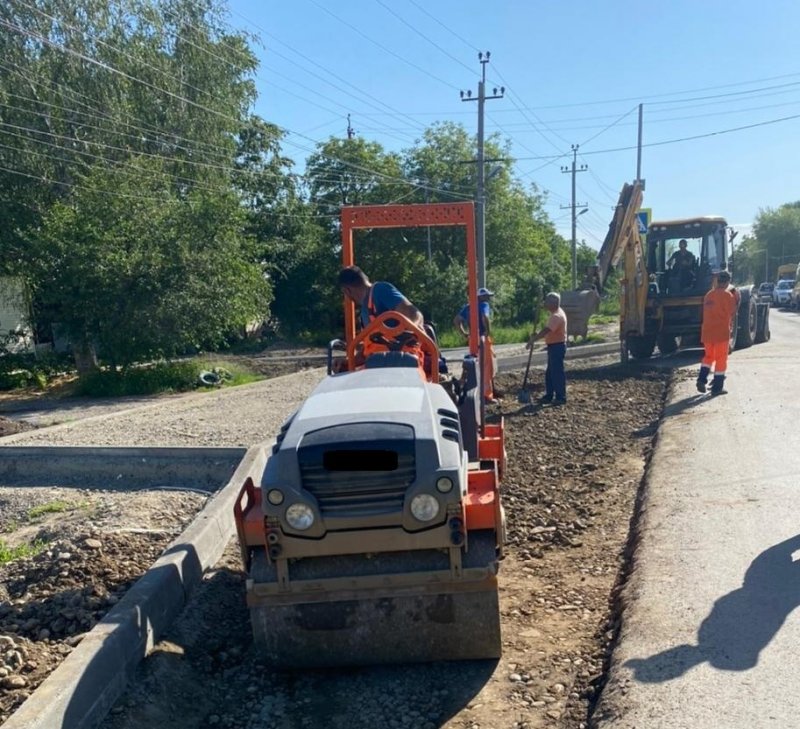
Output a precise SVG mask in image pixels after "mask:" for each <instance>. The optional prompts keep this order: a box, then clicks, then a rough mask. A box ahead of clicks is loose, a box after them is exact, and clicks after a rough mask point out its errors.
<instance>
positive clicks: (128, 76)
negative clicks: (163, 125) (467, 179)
mask: <svg viewBox="0 0 800 729" xmlns="http://www.w3.org/2000/svg"><path fill="white" fill-rule="evenodd" d="M311 1H312V2H313V1H314V0H311ZM0 25H2V26H5V27H7V28H8V29H9V30H13V31H15V32H18V33H21V34H23V35H26V36H28V37H29V38H32V39H34V40H37V41H39V42H40V43H44V44H45V45H47V46H50V47H52V48H54V49H55V50H59V51H61V52H63V53H66V54H68V55H72V56H75V57H77V58H80V59H81V60H84V61H86V62H87V63H91V64H94V65H97V66H99V67H100V68H103V69H105V70H108V71H110V72H112V73H116V74H118V75H120V76H122V77H123V78H126V79H128V80H130V81H135V82H137V83H141V84H142V85H144V86H146V87H148V88H150V89H152V90H154V91H160V92H161V93H163V94H165V95H167V96H169V97H171V98H174V99H176V100H178V101H181V102H183V103H185V104H189V105H190V106H193V107H196V108H198V109H201V110H203V111H206V112H209V113H211V114H214V115H216V116H220V117H222V118H224V119H229V120H234V121H235V122H236V123H237V124H239V123H241V120H239V119H237V118H236V117H232V116H230V115H227V114H224V113H222V112H220V111H217V110H215V109H210V108H208V107H206V106H204V105H203V104H199V103H198V102H196V101H193V100H191V99H187V98H185V97H183V96H181V95H180V94H175V93H174V92H172V91H169V90H167V89H162V88H160V87H158V86H155V85H154V84H151V83H149V82H148V81H145V80H142V79H139V78H137V77H135V76H132V75H131V74H128V73H126V72H125V71H121V70H119V69H117V68H115V67H114V66H111V65H109V64H107V63H104V62H103V61H99V60H97V59H95V58H92V57H91V56H87V55H86V54H84V53H80V52H79V51H75V50H73V49H71V48H66V47H64V46H62V45H60V44H58V43H56V42H54V41H51V40H50V39H49V38H46V37H44V36H42V35H39V34H38V33H34V32H33V31H30V30H27V29H25V28H21V27H20V26H17V25H14V24H13V23H9V22H7V21H5V20H3V19H2V18H0ZM87 35H89V36H90V37H91V34H87ZM275 127H276V128H277V129H280V130H282V131H284V132H286V133H287V134H292V135H294V136H297V137H300V138H302V139H308V140H309V141H311V142H313V143H314V144H317V141H316V140H314V139H311V138H310V137H306V136H305V135H303V134H300V133H299V132H295V131H293V130H291V129H288V128H287V127H281V126H278V125H275ZM286 143H287V144H292V145H293V146H296V147H298V148H300V149H305V150H306V151H309V152H314V153H319V154H321V155H322V156H324V157H326V158H328V159H331V160H334V161H337V162H339V163H340V164H343V165H345V166H348V167H352V168H354V169H361V170H362V171H367V172H370V173H372V174H375V175H377V176H380V177H382V178H384V179H387V180H390V181H394V182H397V183H399V184H406V185H411V186H415V187H420V188H422V189H430V190H431V191H434V192H440V193H442V194H445V195H450V196H452V197H460V198H462V199H470V196H469V195H460V194H458V193H454V192H452V191H450V190H444V189H440V188H435V187H429V186H425V185H419V184H416V183H412V182H409V181H408V180H405V179H403V178H400V177H394V176H392V175H387V174H385V173H382V172H378V171H376V170H371V169H369V168H364V167H361V166H360V165H356V164H354V163H352V162H348V161H346V160H342V159H340V158H337V157H334V156H332V155H329V154H326V153H324V152H321V151H320V150H309V149H308V148H307V147H304V146H303V145H301V144H298V143H297V142H291V141H290V140H288V139H287V140H286Z"/></svg>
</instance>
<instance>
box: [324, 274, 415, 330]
mask: <svg viewBox="0 0 800 729" xmlns="http://www.w3.org/2000/svg"><path fill="white" fill-rule="evenodd" d="M339 287H340V288H341V289H342V292H343V293H344V295H345V296H346V297H347V298H348V299H350V300H351V301H352V302H353V303H354V304H356V306H358V307H360V309H361V325H362V326H367V324H369V323H370V322H371V321H372V320H373V319H374V318H375V317H376V316H380V315H381V314H384V313H385V312H387V311H398V312H400V313H401V314H403V315H404V316H406V317H407V318H408V319H410V320H411V321H412V322H413V323H414V324H416V325H417V326H418V327H419V328H420V329H422V327H423V325H424V323H425V322H424V320H423V318H422V312H420V310H419V309H417V307H416V306H414V304H412V303H411V302H410V301H409V300H408V299H407V298H406V297H405V296H403V294H401V293H400V292H399V291H398V290H397V289H396V288H395V287H394V286H393V285H392V284H390V283H389V282H388V281H377V282H376V283H372V282H371V281H370V280H369V278H367V274H365V273H364V272H363V271H362V270H361V269H360V268H359V267H358V266H347V267H346V268H343V269H342V270H341V271H339Z"/></svg>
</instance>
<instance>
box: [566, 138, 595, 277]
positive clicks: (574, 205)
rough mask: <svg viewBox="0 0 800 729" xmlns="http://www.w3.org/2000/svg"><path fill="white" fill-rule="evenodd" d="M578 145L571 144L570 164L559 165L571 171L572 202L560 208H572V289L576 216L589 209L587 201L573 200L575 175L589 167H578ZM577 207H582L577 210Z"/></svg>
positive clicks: (576, 260) (574, 266)
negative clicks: (565, 165) (567, 165)
mask: <svg viewBox="0 0 800 729" xmlns="http://www.w3.org/2000/svg"><path fill="white" fill-rule="evenodd" d="M579 146H580V145H578V144H573V145H572V166H571V167H563V166H562V167H561V171H562V172H570V173H572V203H571V204H570V205H562V206H561V209H562V210H566V209H571V210H572V289H573V291H574V290H575V289H577V288H578V216H579V215H583V213H585V212H586V211H587V210H588V209H589V203H578V202H575V175H576V174H577V173H578V172H586V170H588V169H589V167H588V166H587V165H581V166H580V167H578V165H577V162H578V147H579ZM578 208H583V209H582V210H581V211H580V212H578Z"/></svg>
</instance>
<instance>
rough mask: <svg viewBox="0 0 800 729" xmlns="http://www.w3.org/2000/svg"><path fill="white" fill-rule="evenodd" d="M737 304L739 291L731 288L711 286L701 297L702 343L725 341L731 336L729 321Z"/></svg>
mask: <svg viewBox="0 0 800 729" xmlns="http://www.w3.org/2000/svg"><path fill="white" fill-rule="evenodd" d="M738 306H739V292H738V291H736V289H732V288H725V289H719V288H713V289H711V291H709V292H708V293H707V294H706V295H705V298H704V299H703V327H702V329H701V330H700V340H701V341H702V342H703V344H710V343H712V342H725V341H727V340H728V339H730V336H731V323H732V322H733V317H734V315H735V314H736V309H737V307H738Z"/></svg>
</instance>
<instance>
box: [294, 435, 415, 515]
mask: <svg viewBox="0 0 800 729" xmlns="http://www.w3.org/2000/svg"><path fill="white" fill-rule="evenodd" d="M297 461H298V465H299V467H300V478H301V483H302V487H303V489H304V490H305V491H308V492H309V493H310V494H311V495H313V496H314V498H315V499H316V500H317V504H318V506H319V509H320V513H321V515H322V518H323V519H325V518H326V517H329V518H340V519H341V518H353V519H357V518H359V517H364V516H378V515H382V514H397V513H399V512H401V511H402V510H403V503H404V501H405V495H406V491H407V490H408V488H409V487H410V486H411V485H412V484H413V483H414V481H415V479H416V452H415V441H414V429H413V428H411V427H410V426H408V425H402V424H398V423H352V424H341V425H334V426H331V427H328V428H323V429H320V430H317V431H314V432H313V433H309V434H307V435H306V436H305V437H304V438H303V442H302V443H301V445H300V447H299V448H298V449H297Z"/></svg>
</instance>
